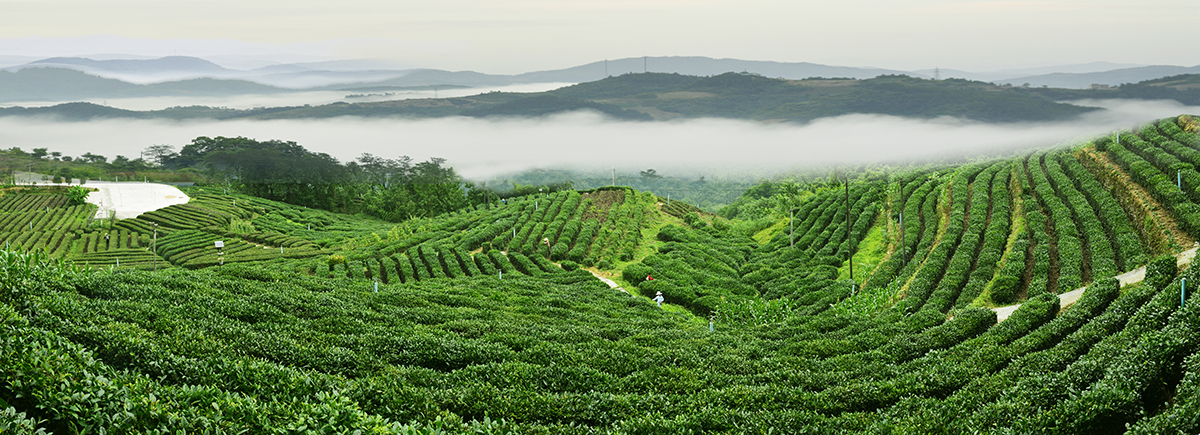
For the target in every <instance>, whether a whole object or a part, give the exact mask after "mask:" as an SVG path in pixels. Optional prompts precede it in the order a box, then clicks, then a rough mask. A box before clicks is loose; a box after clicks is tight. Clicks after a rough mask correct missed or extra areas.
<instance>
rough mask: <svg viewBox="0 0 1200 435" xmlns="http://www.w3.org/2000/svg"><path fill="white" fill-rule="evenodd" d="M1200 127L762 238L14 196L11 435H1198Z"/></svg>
mask: <svg viewBox="0 0 1200 435" xmlns="http://www.w3.org/2000/svg"><path fill="white" fill-rule="evenodd" d="M1196 131H1197V122H1196V120H1195V119H1194V118H1192V117H1189V116H1181V117H1177V118H1171V119H1164V120H1160V121H1157V122H1154V123H1150V124H1147V125H1144V126H1141V127H1139V128H1138V129H1136V130H1130V131H1122V132H1117V134H1115V135H1107V134H1105V135H1103V136H1100V137H1097V138H1096V139H1094V140H1091V141H1088V142H1087V143H1081V144H1078V145H1076V146H1073V147H1069V148H1054V149H1043V150H1037V151H1034V152H1029V153H1026V154H1023V155H1019V156H1016V157H1008V158H996V159H992V160H983V161H975V162H972V163H969V164H964V165H956V166H947V165H942V166H938V165H930V166H923V167H913V168H905V169H901V170H897V169H895V168H893V169H890V170H887V171H884V170H870V171H866V172H862V173H857V174H853V175H851V177H850V181H849V183H848V185H844V184H837V183H825V184H810V185H808V187H807V189H806V190H805V191H803V192H800V194H798V195H794V196H786V195H785V196H777V197H771V198H763V199H761V200H758V202H755V203H751V204H749V205H747V207H762V208H767V209H769V210H770V211H771V212H770V213H767V215H768V217H767V218H762V219H756V220H752V221H743V220H733V221H730V220H726V219H724V218H721V217H718V216H714V215H711V214H707V213H703V212H700V211H699V210H697V209H695V208H691V207H688V206H687V205H686V204H681V203H678V202H677V201H672V204H669V205H668V204H666V201H665V200H663V199H662V198H659V197H657V196H656V195H654V194H653V193H651V192H635V191H633V190H630V189H626V188H605V189H599V190H593V191H585V192H575V191H566V192H557V193H553V194H549V195H538V196H528V197H522V198H514V199H510V200H509V201H508V202H507V204H488V205H482V206H478V207H476V208H474V209H468V210H463V211H460V212H457V213H452V214H447V215H443V216H439V217H436V218H431V219H417V220H411V221H406V222H404V223H401V224H391V223H386V222H382V221H376V220H371V219H365V218H362V217H355V216H345V215H338V214H334V213H328V212H323V211H317V210H310V209H305V208H302V207H295V206H290V205H287V204H282V203H276V202H272V201H267V200H263V199H258V198H253V197H248V196H243V195H224V194H218V193H217V191H216V190H205V189H197V190H195V191H191V192H189V194H190V195H192V196H193V198H194V200H193V201H192V202H190V203H188V204H186V205H177V206H171V207H167V208H164V209H161V210H158V211H155V212H150V213H146V214H144V215H142V216H139V217H137V218H135V219H126V220H121V221H118V222H116V223H112V224H111V226H110V223H109V222H99V223H96V222H92V223H88V222H87V218H86V215H87V210H86V209H80V210H75V209H72V208H70V207H66V206H64V205H62V204H58V203H56V202H55V201H57V200H55V199H53V198H49V197H45V198H23V199H21V200H20V201H18V200H16V199H9V197H8V196H6V197H0V205H3V206H5V207H10V208H3V209H2V210H3V213H2V214H3V216H4V217H3V218H2V219H0V223H2V222H8V221H9V220H11V221H12V222H15V223H14V224H11V225H9V224H0V225H7V226H4V227H3V228H5V230H6V231H7V233H4V237H5V240H6V242H8V243H10V250H8V251H5V252H3V253H0V277H2V278H3V283H4V288H3V289H2V290H0V295H3V296H0V325H2V326H0V327H2V328H4V335H3V337H4V338H3V339H2V340H0V409H4V408H8V411H4V412H5V414H3V416H4V417H6V418H0V420H4V421H7V422H0V432H5V431H13V432H16V433H32V432H33V429H32V428H34V427H40V428H46V429H49V430H52V431H54V432H56V433H60V432H61V433H82V432H99V431H101V430H103V431H105V432H118V433H133V432H137V433H142V432H156V431H163V432H179V431H188V432H239V433H270V432H279V433H283V432H288V433H290V432H305V431H310V432H320V433H327V432H328V433H342V432H353V431H362V432H371V433H547V434H549V433H580V434H583V433H635V434H641V433H771V432H775V433H812V432H820V433H955V434H957V433H971V432H988V433H1080V434H1084V433H1087V434H1092V433H1147V434H1149V433H1155V434H1158V433H1195V432H1197V431H1198V430H1200V419H1198V418H1197V416H1198V415H1200V400H1197V392H1198V389H1200V356H1198V355H1200V334H1196V333H1195V331H1197V329H1198V328H1200V308H1198V307H1197V305H1196V304H1195V303H1194V301H1193V300H1192V297H1191V294H1190V292H1191V291H1190V290H1187V291H1183V290H1185V284H1184V283H1185V280H1186V282H1188V283H1195V282H1197V281H1196V280H1197V278H1200V276H1198V274H1197V272H1196V271H1195V270H1194V269H1192V268H1188V269H1184V270H1180V269H1179V268H1178V267H1177V266H1176V261H1175V258H1174V256H1173V255H1174V254H1175V253H1177V252H1181V251H1184V250H1187V249H1191V248H1192V247H1194V246H1195V243H1196V240H1200V173H1198V172H1197V171H1196V165H1200V139H1198V138H1197V135H1196ZM26 196H29V197H34V196H36V195H26ZM10 203H11V204H13V205H7V204H10ZM39 208H46V210H39ZM72 210H74V211H72ZM38 213H41V214H40V215H39V214H38ZM10 215H11V216H10ZM71 216H76V217H74V218H72V217H71ZM79 216H82V217H79ZM792 216H794V219H790V218H791V217H792ZM44 221H52V222H44ZM76 224H78V225H77V226H73V225H76ZM22 226H25V227H27V228H28V229H26V230H22V228H21V227H22ZM155 228H157V232H158V237H157V240H153V239H151V240H149V243H148V240H147V236H146V235H147V234H152V233H153V232H154V231H155ZM105 235H107V236H108V237H104V236H105ZM216 240H223V241H224V242H225V248H224V251H223V252H224V255H223V257H222V258H223V265H222V264H221V263H222V260H218V257H217V255H216V248H214V247H213V242H214V241H216ZM17 246H19V247H20V249H21V250H23V251H34V252H37V253H32V254H29V253H21V252H17V250H16V248H15V247H17ZM39 247H43V248H44V251H42V250H39V249H38V248H39ZM58 259H73V260H74V261H75V266H71V265H68V264H64V263H60V262H59V261H58ZM109 259H111V261H112V263H113V266H115V262H116V260H117V259H120V260H121V267H120V268H116V267H112V268H108V267H105V268H91V269H88V268H86V267H80V266H94V265H106V266H107V265H108V264H110V263H109V262H108V261H109ZM154 259H158V260H160V261H161V262H162V263H160V267H161V268H160V270H159V271H158V272H152V271H146V270H138V269H146V268H147V261H149V262H151V263H152V262H153V260H154ZM168 264H169V265H170V267H167V266H166V265H168ZM851 265H853V272H851V267H850V266H851ZM213 266H220V267H213ZM1140 266H1145V267H1146V274H1145V279H1144V280H1143V281H1142V282H1140V283H1137V284H1132V285H1128V286H1124V287H1122V286H1121V285H1120V284H1119V283H1118V281H1117V280H1116V279H1114V276H1117V275H1119V274H1121V273H1123V272H1125V271H1128V270H1132V269H1136V268H1138V267H1140ZM580 268H586V269H590V271H591V272H595V273H597V274H600V275H602V276H611V277H613V278H614V279H616V280H617V281H618V283H619V284H620V285H621V286H622V287H624V288H625V289H626V290H628V291H629V293H625V292H622V291H620V290H617V289H613V288H609V287H608V286H607V285H605V284H603V283H602V282H600V281H599V280H597V279H595V277H594V276H593V275H592V274H591V273H588V272H586V271H582V270H578V269H580ZM1082 286H1087V290H1086V291H1085V292H1084V293H1083V295H1082V296H1081V297H1080V299H1079V300H1078V301H1077V302H1075V303H1074V304H1072V305H1071V306H1070V307H1069V308H1065V309H1064V307H1063V306H1062V304H1061V302H1060V299H1059V296H1058V295H1059V294H1060V293H1063V292H1067V291H1070V290H1074V289H1076V288H1078V287H1082ZM658 292H661V293H662V295H663V296H664V298H665V300H666V303H665V304H664V307H663V308H659V307H658V306H657V305H656V304H655V303H654V302H652V301H651V300H649V299H648V298H646V297H644V296H647V295H654V294H656V293H658ZM1012 303H1021V307H1020V308H1019V309H1018V310H1016V311H1015V312H1014V313H1013V314H1012V315H1011V316H1010V317H1008V318H1007V319H1006V320H1004V321H1003V322H998V321H997V316H996V314H995V312H994V311H992V310H991V309H990V308H992V307H996V306H1003V305H1008V304H1012ZM6 425H7V426H6Z"/></svg>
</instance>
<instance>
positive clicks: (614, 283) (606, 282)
mask: <svg viewBox="0 0 1200 435" xmlns="http://www.w3.org/2000/svg"><path fill="white" fill-rule="evenodd" d="M588 272H591V273H592V276H594V277H596V278H597V279H599V280H600V281H603V282H604V283H605V284H608V286H609V287H611V288H615V289H617V290H620V291H623V292H625V293H629V292H628V291H626V290H625V288H624V287H621V285H620V284H617V282H616V281H613V280H611V279H608V278H605V277H603V276H600V274H599V273H596V271H594V270H588Z"/></svg>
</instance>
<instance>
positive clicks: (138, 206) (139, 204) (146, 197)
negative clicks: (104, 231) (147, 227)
mask: <svg viewBox="0 0 1200 435" xmlns="http://www.w3.org/2000/svg"><path fill="white" fill-rule="evenodd" d="M84 187H90V188H95V189H100V191H98V192H92V193H91V194H90V195H88V198H87V202H88V203H90V204H96V206H98V207H99V208H100V209H99V210H98V211H97V212H96V217H98V218H107V217H108V213H109V211H115V212H116V216H117V219H129V218H134V217H137V216H138V215H140V214H142V213H145V212H148V211H154V210H158V209H160V208H163V207H166V206H169V205H175V204H186V203H187V202H188V200H190V199H191V198H188V196H187V195H185V194H184V193H183V192H182V191H180V190H179V188H177V187H175V186H170V185H166V184H156V183H138V182H120V183H114V182H105V181H88V182H87V184H85V185H84Z"/></svg>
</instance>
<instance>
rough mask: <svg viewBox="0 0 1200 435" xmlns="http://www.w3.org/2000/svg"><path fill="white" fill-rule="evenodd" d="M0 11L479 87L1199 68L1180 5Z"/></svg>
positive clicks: (102, 6) (665, 2) (77, 1)
mask: <svg viewBox="0 0 1200 435" xmlns="http://www.w3.org/2000/svg"><path fill="white" fill-rule="evenodd" d="M5 3H6V4H5V15H6V16H7V18H9V19H8V20H6V24H5V26H4V27H3V28H0V57H3V56H29V57H53V56H82V57H94V56H97V55H113V54H118V55H130V56H145V57H161V56H170V55H182V56H196V57H202V58H205V59H209V60H213V61H214V62H216V63H218V64H222V65H223V66H227V67H230V68H237V66H233V65H227V63H237V60H238V59H242V60H243V61H244V62H251V61H253V60H254V59H258V60H257V61H258V62H260V63H261V62H262V61H264V60H269V61H271V62H275V63H290V62H311V61H322V60H336V59H379V60H385V61H388V62H390V63H392V64H395V65H397V66H398V67H407V68H434V69H444V70H452V71H467V70H469V71H477V72H483V73H490V74H517V73H523V72H530V71H542V70H553V69H561V68H568V67H572V66H577V65H582V64H586V63H590V62H596V61H601V60H604V59H620V58H629V57H642V56H704V57H711V58H730V59H741V60H762V61H775V62H810V63H816V64H824V65H834V66H849V67H875V68H885V69H895V70H904V71H913V70H926V69H933V68H943V69H954V70H963V71H970V72H989V71H999V70H1009V69H1026V68H1036V67H1047V66H1058V65H1073V64H1086V63H1091V62H1112V63H1117V64H1135V65H1178V66H1188V67H1190V66H1195V65H1200V50H1194V49H1188V45H1186V42H1185V41H1186V38H1185V36H1186V32H1185V30H1184V29H1187V28H1190V27H1193V26H1194V24H1195V23H1194V21H1195V19H1194V18H1195V17H1197V16H1200V3H1198V2H1195V1H1190V0H1189V1H1184V0H1157V1H1147V2H1117V1H1101V2H1082V1H1025V2H1006V1H958V2H946V1H935V0H921V1H918V2H906V3H904V4H896V3H895V2H884V1H880V0H865V1H859V2H838V3H837V4H832V3H830V4H826V3H820V4H809V3H799V2H785V1H765V2H755V3H751V4H746V3H745V2H731V1H717V0H709V1H699V2H695V1H693V2H679V1H671V0H660V1H639V2H631V1H621V0H609V1H605V0H596V1H574V2H557V1H556V2H548V1H536V0H526V1H505V2H494V1H492V2H482V1H478V0H460V1H451V2H437V3H428V4H418V5H413V4H409V3H405V4H393V3H389V2H376V1H371V0H347V1H344V2H338V3H336V4H330V3H328V2H311V3H305V2H301V3H296V2H287V3H284V2H273V1H262V2H233V1H228V0H213V1H206V2H194V1H184V2H171V3H160V2H154V3H150V2H147V1H144V0H117V1H112V2H103V3H97V2H90V1H82V0H63V1H57V2H54V3H53V4H52V5H50V4H47V3H44V2H35V1H25V0H21V1H8V2H5ZM1122 29H1124V30H1122ZM1128 29H1137V31H1128ZM214 58H216V59H214ZM220 59H224V60H223V61H222V60H220Z"/></svg>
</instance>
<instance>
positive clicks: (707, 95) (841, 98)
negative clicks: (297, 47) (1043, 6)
mask: <svg viewBox="0 0 1200 435" xmlns="http://www.w3.org/2000/svg"><path fill="white" fill-rule="evenodd" d="M1080 92H1083V91H1080ZM580 110H590V111H595V112H600V113H603V114H605V115H607V116H608V117H611V118H616V119H624V120H637V121H651V120H670V119H686V118H730V119H745V120H756V121H783V122H805V121H809V120H813V119H817V118H822V117H829V116H838V115H846V114H851V113H870V114H885V115H894V116H902V117H911V118H935V117H943V116H949V117H958V118H964V119H970V120H976V121H982V122H992V123H1004V122H1022V121H1055V120H1063V119H1070V118H1074V117H1076V116H1078V115H1080V114H1083V113H1087V112H1091V111H1094V110H1099V109H1096V108H1092V107H1082V106H1076V105H1071V104H1066V103H1059V102H1055V101H1053V100H1052V99H1051V98H1048V97H1047V96H1044V95H1040V94H1038V93H1037V90H1033V89H1028V88H1021V87H1011V86H1010V87H1001V86H997V85H994V84H990V83H984V82H973V81H969V80H962V79H949V80H928V79H921V78H914V77H907V76H901V75H884V76H879V77H876V78H869V79H850V78H841V79H821V78H814V79H805V80H786V79H776V78H768V77H764V76H760V75H757V74H751V73H725V74H719V75H715V76H705V77H701V76H691V75H682V74H674V73H670V74H668V73H637V74H622V75H619V76H615V77H607V78H604V79H601V80H597V81H592V82H585V83H580V84H576V85H572V86H566V87H562V88H559V89H556V90H552V91H547V92H538V93H513V92H487V93H482V94H478V95H474V96H469V97H458V98H440V99H429V98H427V99H411V100H393V101H382V102H368V103H354V104H350V103H334V104H327V105H320V106H301V107H272V108H263V109H253V110H236V109H218V108H211V107H173V108H168V109H164V110H154V111H130V110H122V109H115V108H110V107H105V106H99V105H95V104H89V103H67V104H61V105H56V106H51V107H39V108H21V107H13V108H0V116H53V117H58V118H60V119H64V120H79V121H86V120H92V119H97V118H138V119H152V118H157V119H194V118H208V119H311V118H333V117H341V116H359V117H404V118H436V117H446V116H469V117H540V116H545V115H550V114H556V113H564V112H572V111H580Z"/></svg>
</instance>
